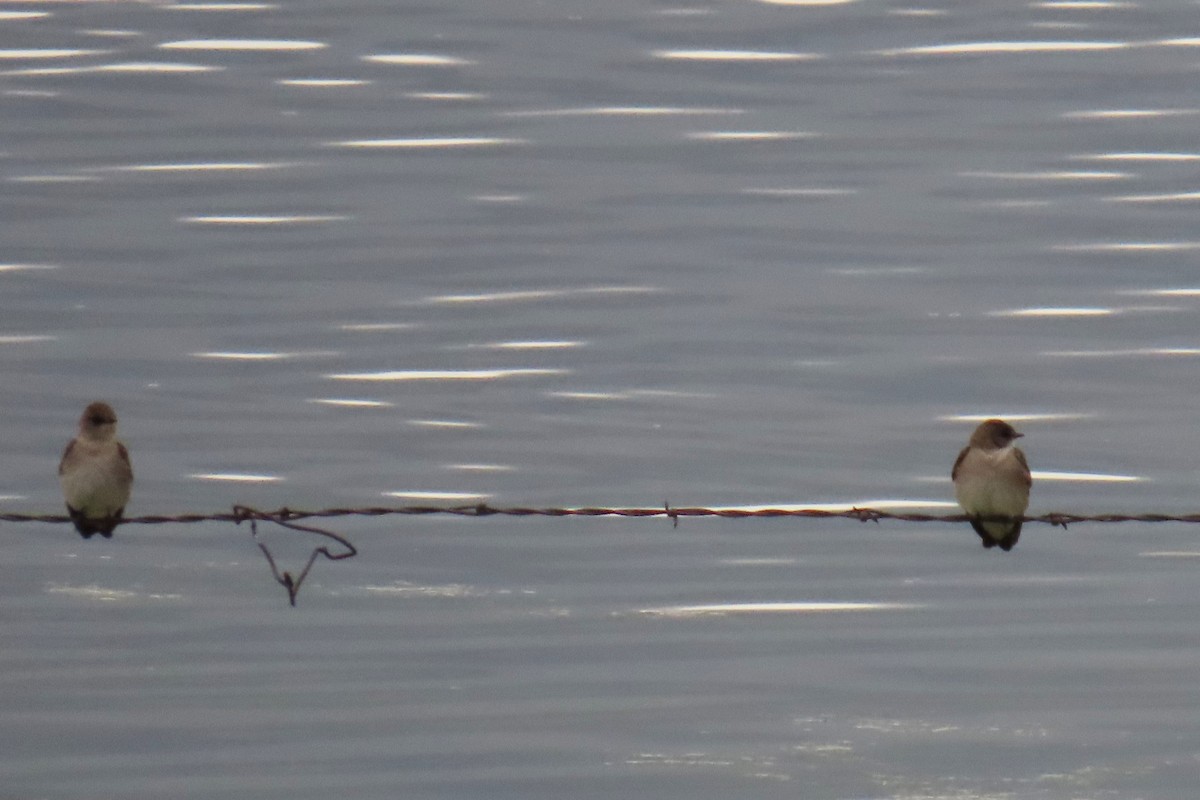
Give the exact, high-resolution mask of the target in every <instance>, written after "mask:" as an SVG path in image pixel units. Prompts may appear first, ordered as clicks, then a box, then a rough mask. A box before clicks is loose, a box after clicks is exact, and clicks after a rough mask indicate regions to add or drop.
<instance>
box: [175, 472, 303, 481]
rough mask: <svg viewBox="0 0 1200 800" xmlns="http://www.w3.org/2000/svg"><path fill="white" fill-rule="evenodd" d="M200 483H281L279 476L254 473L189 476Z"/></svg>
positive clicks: (210, 473)
mask: <svg viewBox="0 0 1200 800" xmlns="http://www.w3.org/2000/svg"><path fill="white" fill-rule="evenodd" d="M188 477H189V478H194V479H196V480H199V481H221V482H225V483H279V482H280V481H282V480H283V478H282V477H280V476H279V475H264V474H260V473H252V472H193V473H192V474H191V475H188Z"/></svg>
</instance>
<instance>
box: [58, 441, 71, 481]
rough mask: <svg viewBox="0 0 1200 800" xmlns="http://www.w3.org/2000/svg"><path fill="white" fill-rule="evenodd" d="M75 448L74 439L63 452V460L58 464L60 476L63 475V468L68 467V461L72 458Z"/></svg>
mask: <svg viewBox="0 0 1200 800" xmlns="http://www.w3.org/2000/svg"><path fill="white" fill-rule="evenodd" d="M74 447H75V440H74V439H72V440H71V441H70V442H68V443H67V449H66V450H63V454H62V459H60V460H59V462H58V474H59V475H62V474H63V468H64V467H66V465H67V459H68V458H69V457H70V456H71V450H72V449H74Z"/></svg>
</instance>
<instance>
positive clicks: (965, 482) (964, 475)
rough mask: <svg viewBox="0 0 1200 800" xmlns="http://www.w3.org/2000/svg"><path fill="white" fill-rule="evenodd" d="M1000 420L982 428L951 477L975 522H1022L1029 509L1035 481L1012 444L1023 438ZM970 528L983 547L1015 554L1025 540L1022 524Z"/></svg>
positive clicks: (961, 502)
mask: <svg viewBox="0 0 1200 800" xmlns="http://www.w3.org/2000/svg"><path fill="white" fill-rule="evenodd" d="M1024 435H1025V434H1023V433H1017V432H1016V431H1015V430H1013V427H1012V426H1011V425H1009V424H1008V423H1007V422H1005V421H1004V420H1001V419H989V420H987V421H985V422H982V423H980V424H979V427H978V428H976V429H975V432H974V433H972V434H971V441H970V442H969V443H968V444H967V446H966V447H964V448H963V451H962V452H961V453H959V454H958V460H957V461H955V462H954V469H952V470H951V471H950V477H951V479H952V480H953V481H954V497H955V499H957V500H958V504H959V505H960V506H962V507H963V511H965V512H967V513H968V514H970V515H971V516H973V517H988V516H1002V517H1020V516H1023V515H1024V514H1025V509H1026V508H1028V507H1029V487H1030V486H1032V485H1033V478H1032V477H1031V476H1030V474H1029V464H1028V463H1026V461H1025V454H1024V453H1022V452H1021V449H1020V448H1019V447H1015V446H1014V445H1013V442H1014V441H1016V440H1017V439H1019V438H1020V437H1022V436H1024ZM971 527H972V528H974V529H975V532H976V533H978V534H979V538H980V539H982V540H983V546H984V547H995V546H996V545H999V546H1000V549H1001V550H1004V551H1008V550H1012V549H1013V547H1014V546H1015V545H1016V543H1017V539H1019V538H1020V536H1021V521H1020V520H1017V521H1014V522H984V521H982V520H979V519H974V520H971Z"/></svg>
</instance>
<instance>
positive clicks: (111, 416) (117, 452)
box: [58, 403, 133, 539]
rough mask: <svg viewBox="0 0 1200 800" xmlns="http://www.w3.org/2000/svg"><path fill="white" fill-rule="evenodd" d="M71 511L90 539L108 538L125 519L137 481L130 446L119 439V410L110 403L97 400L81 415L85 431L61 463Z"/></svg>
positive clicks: (77, 527) (78, 527)
mask: <svg viewBox="0 0 1200 800" xmlns="http://www.w3.org/2000/svg"><path fill="white" fill-rule="evenodd" d="M58 482H59V484H61V485H62V491H63V499H64V500H66V503H67V513H68V514H70V515H71V521H72V522H74V523H75V530H77V531H79V534H80V535H81V536H82V537H83V538H85V539H90V538H91V537H92V534H95V533H98V534H100V535H101V536H103V537H104V538H106V539H110V538H112V532H113V529H114V528H115V527H117V525H118V524H119V523H120V521H121V515H122V514H123V513H124V512H125V504H126V503H128V502H129V491H130V489H131V488H132V486H133V466H132V464H130V462H129V451H128V450H126V449H125V445H123V444H121V442H119V441H117V415H116V413H115V412H114V411H113V409H112V406H110V405H109V404H108V403H92V404H91V405H89V406H88V407H87V408H85V409H84V411H83V416H81V417H80V418H79V433H78V434H76V436H75V438H74V439H72V440H71V443H70V444H68V445H67V449H66V450H65V451H64V452H63V455H62V461H60V462H59V464H58Z"/></svg>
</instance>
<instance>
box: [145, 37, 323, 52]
mask: <svg viewBox="0 0 1200 800" xmlns="http://www.w3.org/2000/svg"><path fill="white" fill-rule="evenodd" d="M328 46H329V45H327V44H325V43H324V42H305V41H297V40H293V39H184V40H181V41H177V42H163V43H162V44H160V45H158V47H159V49H160V50H216V51H220V50H232V51H254V52H293V51H296V50H321V49H323V48H326V47H328Z"/></svg>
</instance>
